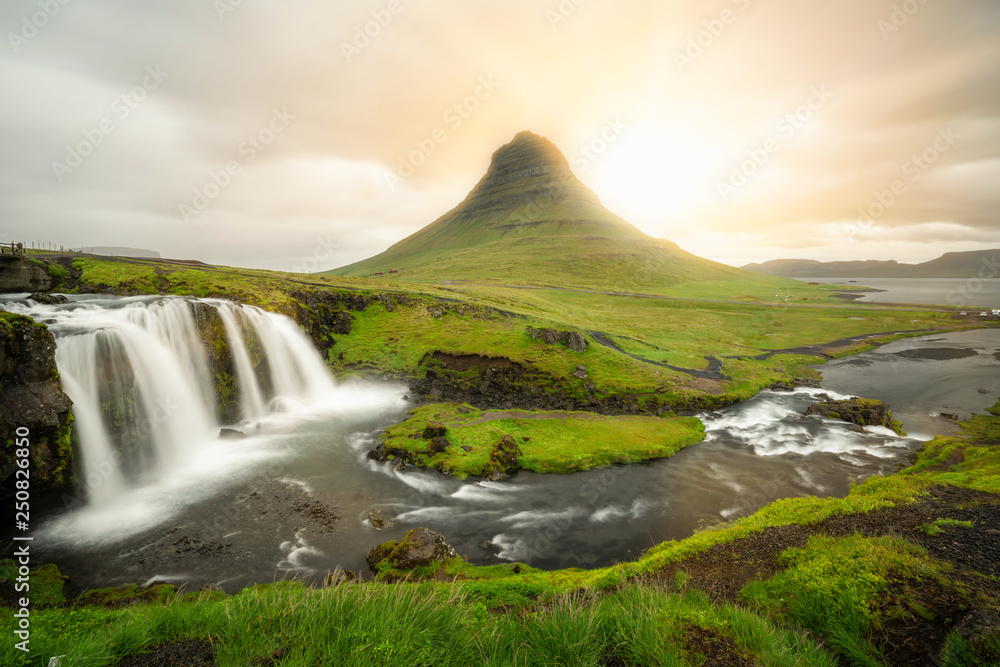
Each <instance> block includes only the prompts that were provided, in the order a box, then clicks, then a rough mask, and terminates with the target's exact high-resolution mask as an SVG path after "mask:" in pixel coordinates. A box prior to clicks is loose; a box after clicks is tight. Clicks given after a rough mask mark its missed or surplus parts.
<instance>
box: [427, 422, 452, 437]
mask: <svg viewBox="0 0 1000 667" xmlns="http://www.w3.org/2000/svg"><path fill="white" fill-rule="evenodd" d="M446 435H448V427H447V426H445V425H444V424H442V423H441V422H427V426H425V427H424V432H423V434H422V435H421V437H422V438H423V439H424V440H430V439H431V438H443V437H444V436H446Z"/></svg>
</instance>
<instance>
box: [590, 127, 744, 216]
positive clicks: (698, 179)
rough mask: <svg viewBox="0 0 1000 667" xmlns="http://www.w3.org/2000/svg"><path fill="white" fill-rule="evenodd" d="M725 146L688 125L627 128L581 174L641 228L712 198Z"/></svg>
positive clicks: (613, 207)
mask: <svg viewBox="0 0 1000 667" xmlns="http://www.w3.org/2000/svg"><path fill="white" fill-rule="evenodd" d="M724 161H725V151H724V150H721V148H720V147H719V146H718V145H717V144H715V143H714V142H712V141H711V140H710V139H707V138H706V137H704V136H701V135H700V134H698V133H695V132H693V131H692V130H691V128H688V127H672V128H661V127H655V126H653V127H649V126H646V127H641V128H640V127H636V128H634V129H627V130H625V131H624V132H623V133H622V136H621V137H620V138H619V139H618V140H617V141H615V142H614V143H613V144H611V145H609V146H608V148H607V150H606V151H605V153H604V154H603V155H601V156H599V157H598V158H597V159H595V160H594V162H593V164H592V165H591V167H590V168H589V169H588V170H587V172H586V173H584V174H583V175H582V178H583V180H584V181H585V182H586V183H587V185H588V186H590V187H591V188H592V189H593V190H594V191H595V192H596V193H597V195H598V196H599V197H600V198H601V201H602V202H603V203H604V205H605V206H607V207H608V208H609V209H611V210H612V211H614V212H615V213H617V214H618V215H620V216H622V217H623V218H625V219H626V220H628V221H629V222H631V223H633V224H635V225H636V226H638V227H640V228H642V229H646V230H648V229H656V228H659V227H662V226H664V225H666V224H669V223H671V222H674V223H676V222H677V221H680V220H683V219H684V218H685V217H687V216H691V215H693V214H695V213H696V212H697V211H698V209H700V208H702V207H704V206H707V205H709V204H711V203H712V202H713V198H712V193H713V190H712V187H713V183H714V182H715V181H716V180H717V179H718V175H719V173H721V172H722V171H724V166H725V165H724V164H723V163H724Z"/></svg>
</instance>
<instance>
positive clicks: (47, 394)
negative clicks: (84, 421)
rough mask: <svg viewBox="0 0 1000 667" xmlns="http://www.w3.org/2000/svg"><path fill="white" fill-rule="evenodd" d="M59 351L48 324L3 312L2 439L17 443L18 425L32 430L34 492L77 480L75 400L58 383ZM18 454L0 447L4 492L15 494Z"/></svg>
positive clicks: (0, 325) (0, 316)
mask: <svg viewBox="0 0 1000 667" xmlns="http://www.w3.org/2000/svg"><path fill="white" fill-rule="evenodd" d="M55 350H56V343H55V339H54V338H53V336H52V333H51V332H50V331H49V330H48V328H47V327H46V326H45V325H44V324H39V323H36V322H35V321H34V320H32V319H31V318H30V317H25V316H24V315H16V314H14V313H6V312H0V395H2V396H3V400H0V442H4V443H14V442H15V436H16V433H17V429H18V428H20V427H24V428H27V429H28V431H29V435H28V438H27V441H28V443H29V444H28V450H29V451H28V454H29V459H30V461H29V465H30V467H29V474H30V475H31V489H32V491H42V490H45V489H50V488H56V487H63V486H68V485H70V484H71V483H72V481H73V480H72V471H73V449H72V445H71V444H70V424H71V423H72V422H73V415H72V413H71V411H70V409H71V407H72V402H71V401H70V400H69V397H68V396H66V394H64V393H63V390H62V386H61V385H60V383H59V373H58V372H57V370H56V359H55ZM14 454H15V451H14V448H13V447H3V448H0V483H2V488H3V489H4V494H7V493H10V494H13V493H14V484H13V482H11V481H9V480H10V478H11V476H12V475H13V474H14V470H15V469H16V463H15V460H14Z"/></svg>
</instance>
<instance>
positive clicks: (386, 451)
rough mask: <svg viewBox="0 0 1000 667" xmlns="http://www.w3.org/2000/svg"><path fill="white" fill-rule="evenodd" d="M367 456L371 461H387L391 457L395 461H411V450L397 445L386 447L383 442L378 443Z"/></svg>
mask: <svg viewBox="0 0 1000 667" xmlns="http://www.w3.org/2000/svg"><path fill="white" fill-rule="evenodd" d="M367 456H368V458H369V459H371V460H372V461H388V460H389V459H390V458H392V459H395V460H396V461H397V462H402V463H413V454H412V453H411V452H409V451H408V450H405V449H400V448H397V447H386V446H385V443H384V442H382V443H379V445H378V446H377V447H375V449H373V450H371V451H370V452H368V454H367Z"/></svg>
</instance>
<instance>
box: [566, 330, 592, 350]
mask: <svg viewBox="0 0 1000 667" xmlns="http://www.w3.org/2000/svg"><path fill="white" fill-rule="evenodd" d="M566 345H568V346H569V349H571V350H573V351H574V352H583V351H584V350H586V349H587V346H588V345H590V343H589V342H588V341H587V339H586V338H584V337H583V334H581V333H580V332H579V331H571V332H570V333H569V340H567V341H566Z"/></svg>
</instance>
